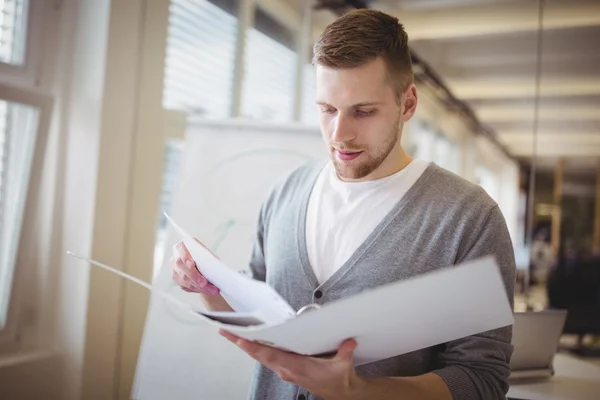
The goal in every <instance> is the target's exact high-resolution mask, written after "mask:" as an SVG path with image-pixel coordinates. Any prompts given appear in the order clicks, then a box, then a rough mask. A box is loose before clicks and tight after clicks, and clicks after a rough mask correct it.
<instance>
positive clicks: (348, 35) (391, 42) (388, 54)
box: [313, 9, 413, 100]
mask: <svg viewBox="0 0 600 400" xmlns="http://www.w3.org/2000/svg"><path fill="white" fill-rule="evenodd" d="M313 54H314V55H313V64H314V65H321V66H324V67H329V68H342V69H343V68H355V67H359V66H361V65H363V64H366V63H367V62H369V61H372V60H374V59H376V58H377V57H382V58H383V60H384V61H385V63H386V65H387V69H388V79H389V80H390V82H391V84H392V86H393V88H394V90H395V92H396V97H397V99H398V100H399V99H400V97H401V96H402V93H403V92H404V90H406V88H407V87H408V86H409V85H410V84H411V83H413V69H412V62H411V58H410V50H409V49H408V35H407V34H406V31H405V30H404V27H403V26H402V24H400V23H399V21H398V18H396V17H392V16H391V15H388V14H385V13H383V12H381V11H376V10H369V9H360V10H354V11H351V12H349V13H347V14H344V15H343V16H341V17H340V18H338V19H337V20H335V21H334V22H332V23H331V24H330V25H329V26H328V27H327V28H325V32H323V34H322V35H321V37H320V38H319V40H318V41H317V43H316V44H315V46H314V48H313Z"/></svg>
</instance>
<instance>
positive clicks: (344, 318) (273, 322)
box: [70, 227, 514, 365]
mask: <svg viewBox="0 0 600 400" xmlns="http://www.w3.org/2000/svg"><path fill="white" fill-rule="evenodd" d="M177 230H178V231H179V233H180V234H182V236H183V237H182V239H184V243H185V244H186V247H188V250H189V251H190V253H191V255H192V258H194V261H195V262H196V264H197V266H198V269H199V270H200V272H202V273H203V274H204V275H205V276H206V277H207V278H208V279H209V280H210V281H211V282H213V283H217V281H218V282H219V284H218V285H217V286H218V287H220V289H221V291H222V293H223V294H224V297H225V298H226V299H228V300H230V301H231V302H232V303H235V304H236V305H237V307H238V308H235V307H234V309H236V312H206V311H203V310H198V309H195V308H193V307H192V306H191V305H188V304H186V303H183V302H181V301H180V300H177V299H175V298H173V297H172V296H170V295H168V294H166V293H164V292H160V291H157V290H155V289H153V288H152V286H151V285H149V284H148V283H145V282H141V281H140V280H139V279H136V278H133V277H130V276H128V275H127V274H124V273H122V272H121V271H118V270H115V269H113V268H112V267H108V266H106V265H104V264H101V263H98V262H97V261H94V260H91V259H87V258H85V257H80V256H76V257H79V258H82V259H85V260H86V261H88V262H90V263H92V264H94V265H97V266H100V267H102V268H105V269H108V270H110V271H112V272H114V273H117V274H119V275H121V276H124V277H125V278H127V279H130V280H133V281H135V282H137V283H139V284H142V285H143V286H145V287H147V288H149V289H150V290H153V292H154V293H156V294H159V295H160V296H161V297H164V298H167V299H168V300H170V301H173V302H175V303H176V304H177V305H179V306H181V307H184V308H186V309H187V310H189V311H190V312H192V313H193V314H194V315H195V316H197V317H198V318H200V319H203V320H204V321H206V323H208V324H210V325H212V326H214V327H215V330H216V329H225V330H227V331H229V332H231V333H233V334H235V335H237V336H240V337H243V338H245V339H248V340H252V341H257V342H260V343H263V344H267V345H270V346H273V347H277V348H280V349H283V350H287V351H290V352H294V353H298V354H303V355H311V356H321V355H327V354H331V353H334V352H335V351H336V350H337V348H338V347H339V345H340V344H341V343H342V342H343V341H344V340H346V339H349V338H354V339H356V341H357V342H358V347H357V348H356V351H355V352H354V360H355V363H356V364H357V365H361V364H366V363H370V362H374V361H378V360H381V359H385V358H389V357H393V356H397V355H401V354H405V353H409V352H412V351H415V350H419V349H423V348H426V347H431V346H435V345H437V344H441V343H445V342H449V341H452V340H455V339H460V338H463V337H466V336H470V335H474V334H478V333H481V332H485V331H489V330H492V329H496V328H501V327H505V326H508V325H512V324H513V323H514V318H513V312H512V309H511V307H510V303H509V301H508V298H507V294H506V290H505V287H504V284H503V281H502V277H501V275H500V272H499V269H498V265H497V264H496V261H495V259H494V258H493V257H485V258H482V259H479V260H475V261H471V262H468V263H465V264H462V265H458V266H449V267H447V268H443V269H440V270H437V271H434V272H431V273H427V274H423V275H419V276H417V277H413V278H410V279H407V280H402V281H398V282H395V283H391V284H388V285H385V286H381V287H378V288H375V289H372V290H367V291H363V292H361V293H360V294H357V295H354V296H349V297H346V298H343V299H340V300H337V301H333V302H330V303H326V304H323V305H322V306H321V307H320V308H318V309H314V310H311V311H308V312H304V313H302V314H300V315H295V314H294V310H293V309H292V308H291V306H289V304H287V302H286V301H285V300H284V299H283V298H281V296H279V294H277V293H276V292H275V290H274V289H273V288H271V287H267V286H268V285H266V284H265V283H263V282H257V281H254V280H252V279H251V278H249V277H246V276H243V275H241V274H238V273H236V272H234V271H233V270H232V269H229V268H228V267H226V266H225V265H224V264H222V263H221V262H220V261H218V259H217V258H216V257H215V256H214V255H212V253H210V251H208V250H206V249H205V248H204V247H203V246H201V245H200V244H199V243H198V242H196V241H194V240H193V239H191V236H189V235H187V234H185V232H184V231H183V230H182V229H181V228H179V227H177ZM190 240H192V241H193V243H192V242H190ZM194 243H195V244H194ZM198 247H200V248H202V249H203V250H204V251H200V250H198ZM70 254H72V255H73V253H70ZM215 260H217V261H218V262H215ZM207 265H209V268H206V266H207ZM219 267H220V268H223V271H220V272H221V273H219V270H218V268H219ZM211 268H212V269H211ZM215 271H217V272H216V273H215ZM233 276H235V278H232V277H233ZM215 278H216V279H215ZM228 279H229V280H228ZM224 289H225V290H224ZM236 290H237V292H236ZM253 290H254V291H255V293H256V295H255V296H254V295H253V294H252V293H253V292H252V291H253Z"/></svg>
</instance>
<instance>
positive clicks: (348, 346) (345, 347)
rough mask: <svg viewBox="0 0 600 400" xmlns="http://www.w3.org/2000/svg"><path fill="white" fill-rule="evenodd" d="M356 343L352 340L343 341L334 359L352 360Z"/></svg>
mask: <svg viewBox="0 0 600 400" xmlns="http://www.w3.org/2000/svg"><path fill="white" fill-rule="evenodd" d="M356 346H358V343H357V342H356V340H354V339H348V340H345V341H344V342H343V343H342V344H341V345H340V348H339V349H338V352H337V354H336V356H335V357H334V359H337V360H352V358H353V357H354V350H356Z"/></svg>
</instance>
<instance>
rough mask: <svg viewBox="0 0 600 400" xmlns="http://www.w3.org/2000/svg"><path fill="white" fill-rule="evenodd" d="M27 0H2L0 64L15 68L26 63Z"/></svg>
mask: <svg viewBox="0 0 600 400" xmlns="http://www.w3.org/2000/svg"><path fill="white" fill-rule="evenodd" d="M27 9H28V1H27V0H0V62H2V63H5V64H10V65H15V66H20V65H23V64H24V62H25V43H26V37H27Z"/></svg>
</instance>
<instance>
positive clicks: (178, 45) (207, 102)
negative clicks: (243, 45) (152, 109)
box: [163, 0, 238, 118]
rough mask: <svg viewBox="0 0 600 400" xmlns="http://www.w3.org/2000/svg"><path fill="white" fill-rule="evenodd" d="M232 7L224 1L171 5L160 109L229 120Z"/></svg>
mask: <svg viewBox="0 0 600 400" xmlns="http://www.w3.org/2000/svg"><path fill="white" fill-rule="evenodd" d="M214 3H217V4H218V5H216V4H214ZM222 7H223V8H222ZM234 8H235V7H233V6H232V5H231V2H226V1H214V2H211V1H208V0H172V1H171V5H170V9H169V32H168V38H167V55H166V60H165V64H166V65H165V82H164V92H163V105H164V107H165V108H171V109H178V110H184V111H187V112H188V113H190V114H195V115H201V116H205V117H207V118H226V117H228V116H229V113H230V110H231V99H232V90H233V89H232V84H233V73H234V61H235V60H234V58H235V46H236V39H237V26H238V23H237V18H236V17H235V10H234Z"/></svg>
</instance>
